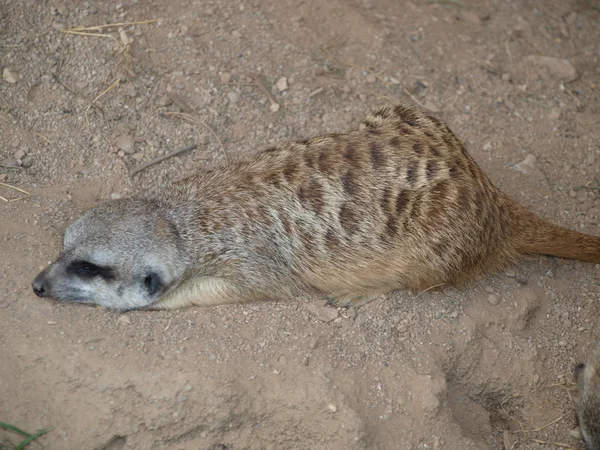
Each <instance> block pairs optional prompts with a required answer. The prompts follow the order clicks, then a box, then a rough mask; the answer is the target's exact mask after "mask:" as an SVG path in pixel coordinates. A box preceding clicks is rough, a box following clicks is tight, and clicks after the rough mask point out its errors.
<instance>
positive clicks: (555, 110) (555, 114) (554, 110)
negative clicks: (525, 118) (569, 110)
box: [548, 108, 560, 120]
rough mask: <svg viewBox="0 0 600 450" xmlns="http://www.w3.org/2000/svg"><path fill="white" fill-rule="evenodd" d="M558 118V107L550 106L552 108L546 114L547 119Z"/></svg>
mask: <svg viewBox="0 0 600 450" xmlns="http://www.w3.org/2000/svg"><path fill="white" fill-rule="evenodd" d="M559 118H560V109H558V108H552V110H551V111H550V113H549V114H548V119H550V120H556V119H559Z"/></svg>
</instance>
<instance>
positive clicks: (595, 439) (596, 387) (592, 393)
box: [573, 342, 600, 450]
mask: <svg viewBox="0 0 600 450" xmlns="http://www.w3.org/2000/svg"><path fill="white" fill-rule="evenodd" d="M573 371H574V374H575V379H576V381H577V385H578V387H579V398H578V399H577V405H576V411H577V419H578V421H579V430H580V431H581V437H582V438H583V441H584V442H585V445H586V447H587V448H588V450H598V449H600V342H599V343H598V345H597V346H596V349H595V351H594V353H593V355H592V358H591V359H590V361H588V362H587V363H585V364H579V365H577V366H576V367H575V368H574V370H573Z"/></svg>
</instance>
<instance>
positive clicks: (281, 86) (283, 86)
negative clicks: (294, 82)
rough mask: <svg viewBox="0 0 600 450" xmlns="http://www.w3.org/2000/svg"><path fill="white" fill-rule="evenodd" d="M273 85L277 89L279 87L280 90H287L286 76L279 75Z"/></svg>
mask: <svg viewBox="0 0 600 450" xmlns="http://www.w3.org/2000/svg"><path fill="white" fill-rule="evenodd" d="M275 86H276V87H277V89H279V91H280V92H283V91H287V89H288V82H287V78H286V77H281V78H280V79H279V80H277V83H275Z"/></svg>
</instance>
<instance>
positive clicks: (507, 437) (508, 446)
mask: <svg viewBox="0 0 600 450" xmlns="http://www.w3.org/2000/svg"><path fill="white" fill-rule="evenodd" d="M517 439H518V438H517V437H516V436H515V435H514V434H512V433H511V432H510V431H504V432H503V433H502V443H503V444H504V450H513V449H514V447H515V444H516V443H517Z"/></svg>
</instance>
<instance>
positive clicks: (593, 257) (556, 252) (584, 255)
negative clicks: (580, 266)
mask: <svg viewBox="0 0 600 450" xmlns="http://www.w3.org/2000/svg"><path fill="white" fill-rule="evenodd" d="M518 206H519V207H518V210H519V211H518V213H519V216H520V217H519V228H520V230H519V238H518V244H517V246H516V250H517V251H518V252H519V253H529V254H540V255H549V256H556V257H559V258H566V259H576V260H580V261H587V262H593V263H600V237H597V236H592V235H590V234H584V233H579V232H577V231H573V230H569V229H568V228H564V227H560V226H558V225H555V224H553V223H551V222H548V221H547V220H544V219H542V218H541V217H538V216H536V215H535V214H533V213H532V212H530V211H528V210H526V209H525V208H524V207H522V206H520V205H518Z"/></svg>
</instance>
